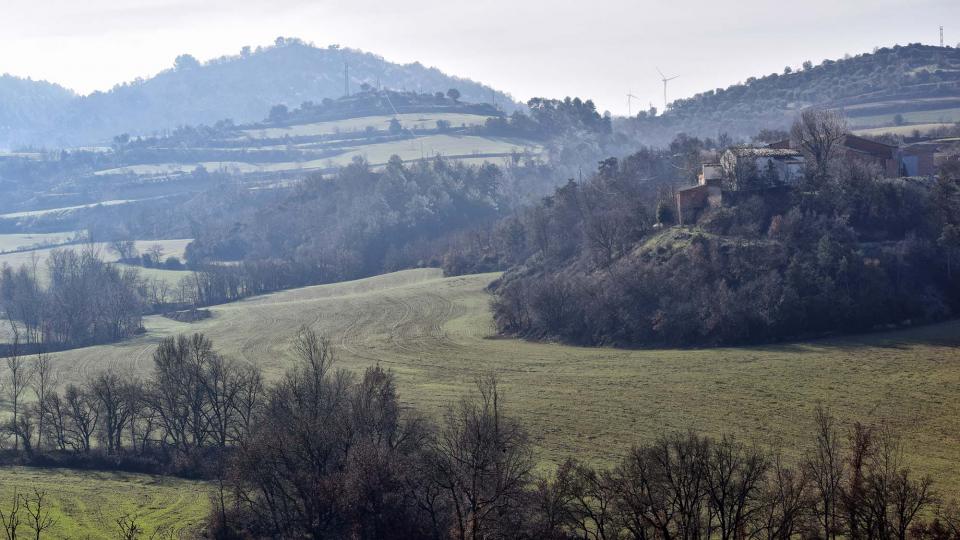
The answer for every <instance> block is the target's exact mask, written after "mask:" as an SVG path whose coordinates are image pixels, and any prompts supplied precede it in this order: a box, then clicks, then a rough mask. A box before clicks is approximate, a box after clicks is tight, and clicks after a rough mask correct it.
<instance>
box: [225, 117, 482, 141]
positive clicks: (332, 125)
mask: <svg viewBox="0 0 960 540" xmlns="http://www.w3.org/2000/svg"><path fill="white" fill-rule="evenodd" d="M393 118H396V119H397V120H399V121H400V125H402V126H403V127H405V128H408V129H436V127H437V120H446V121H447V122H450V125H451V126H453V127H459V126H463V125H466V126H482V125H483V124H484V122H486V121H487V118H490V117H489V116H486V115H480V114H464V113H402V114H397V115H380V116H361V117H358V118H347V119H344V120H331V121H328V122H316V123H313V124H298V125H294V126H288V127H271V128H260V129H247V130H244V131H243V133H244V134H245V135H246V136H247V137H249V138H251V139H282V138H283V137H287V136H289V137H305V136H306V137H313V136H318V135H333V134H336V133H352V132H358V131H363V130H365V129H366V128H367V127H368V126H369V127H372V128H374V129H377V130H381V131H383V130H386V129H387V128H389V127H390V120H391V119H393Z"/></svg>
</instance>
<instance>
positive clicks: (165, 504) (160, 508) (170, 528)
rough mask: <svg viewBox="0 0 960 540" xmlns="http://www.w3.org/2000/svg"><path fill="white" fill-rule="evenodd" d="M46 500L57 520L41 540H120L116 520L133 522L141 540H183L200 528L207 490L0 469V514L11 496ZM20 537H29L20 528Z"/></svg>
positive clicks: (144, 478) (107, 476)
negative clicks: (36, 492)
mask: <svg viewBox="0 0 960 540" xmlns="http://www.w3.org/2000/svg"><path fill="white" fill-rule="evenodd" d="M34 490H39V491H40V492H42V493H44V494H45V504H47V502H48V503H49V504H50V508H51V510H52V512H51V515H52V516H53V518H54V519H55V520H56V523H55V524H54V526H53V527H52V528H51V529H50V530H49V531H48V532H46V533H44V538H84V539H91V540H99V539H104V540H106V539H113V538H120V536H119V534H118V533H119V529H118V527H117V523H116V522H117V519H119V518H121V517H128V518H133V519H135V520H136V522H137V524H138V525H139V526H141V527H142V528H143V534H142V537H143V538H157V539H161V538H182V537H184V536H185V535H184V534H181V533H193V532H195V531H196V530H198V529H199V528H200V527H202V525H203V522H204V520H205V518H206V514H207V511H208V509H209V505H210V503H209V499H208V492H209V489H208V487H207V485H206V484H204V483H202V482H195V481H190V480H182V479H179V478H168V477H161V476H151V475H145V474H127V473H110V472H93V471H70V470H60V469H34V468H28V467H4V468H0V509H2V510H3V511H4V512H6V511H7V509H8V508H9V507H10V505H11V500H12V499H13V497H14V494H16V493H19V494H21V495H27V496H32V495H33V492H34ZM21 530H23V532H24V533H27V534H30V533H32V532H33V531H31V530H30V529H29V528H28V527H27V526H26V524H25V523H24V524H23V525H21Z"/></svg>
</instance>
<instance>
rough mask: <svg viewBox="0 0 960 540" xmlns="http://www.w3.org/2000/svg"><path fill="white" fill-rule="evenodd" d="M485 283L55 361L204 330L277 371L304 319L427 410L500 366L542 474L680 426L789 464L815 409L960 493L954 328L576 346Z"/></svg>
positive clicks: (301, 303)
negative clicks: (679, 346)
mask: <svg viewBox="0 0 960 540" xmlns="http://www.w3.org/2000/svg"><path fill="white" fill-rule="evenodd" d="M495 278H496V274H485V275H475V276H464V277H453V278H443V277H442V276H441V274H440V272H439V270H431V269H425V270H410V271H405V272H398V273H394V274H388V275H384V276H379V277H375V278H371V279H366V280H361V281H356V282H349V283H342V284H334V285H325V286H317V287H308V288H303V289H297V290H291V291H285V292H280V293H276V294H272V295H267V296H262V297H257V298H251V299H248V300H245V301H241V302H236V303H232V304H227V305H223V306H218V307H214V308H213V309H212V311H213V314H214V316H213V318H211V319H208V320H204V321H201V322H198V323H193V324H189V323H178V322H174V321H171V320H168V319H165V318H161V317H150V318H148V319H147V320H146V321H145V324H146V327H147V330H148V331H147V333H146V334H145V335H143V336H139V337H137V338H135V339H133V340H130V341H127V342H124V343H120V344H114V345H104V346H98V347H91V348H86V349H79V350H74V351H67V352H63V353H58V354H57V355H56V359H57V363H58V366H59V367H60V368H61V370H62V375H63V378H64V380H67V381H69V380H81V379H83V378H85V377H87V376H88V375H90V374H91V373H95V372H96V371H98V370H100V369H104V368H108V367H115V368H121V369H132V370H134V371H136V372H139V373H142V374H144V375H146V374H149V373H150V370H151V354H152V352H153V348H154V345H155V344H156V342H157V340H159V339H160V338H161V337H163V336H168V335H172V334H175V333H177V332H196V331H199V332H204V333H206V334H207V335H209V336H210V337H211V338H212V339H213V340H214V343H215V345H216V346H217V347H218V348H219V349H220V350H222V351H223V352H224V353H226V354H228V355H230V356H233V357H236V358H242V359H246V360H249V361H251V362H255V363H257V364H259V365H261V366H262V367H263V368H264V369H265V370H266V372H267V374H268V375H269V376H271V377H275V376H276V375H278V374H279V373H281V372H282V371H283V370H284V369H285V368H286V367H287V366H289V364H290V350H289V343H290V340H291V338H292V336H293V335H294V333H295V332H296V330H297V327H298V326H300V325H301V324H307V325H310V326H312V327H313V328H315V329H317V330H318V331H319V332H321V333H322V334H324V335H326V336H329V337H330V338H331V339H332V340H333V342H334V343H335V344H336V346H337V348H338V350H339V355H340V362H341V365H342V366H345V367H348V368H350V369H352V370H362V369H364V368H366V367H368V366H371V365H374V364H376V363H380V364H381V365H383V366H385V367H388V368H390V369H392V370H393V371H394V372H395V373H396V374H397V376H398V379H399V388H400V391H401V399H402V400H403V401H404V402H406V403H408V404H410V405H414V406H416V407H418V408H419V409H421V410H423V411H425V412H426V413H428V414H431V415H436V414H438V413H439V412H440V411H441V410H442V409H443V408H444V407H445V406H446V405H447V404H449V403H451V402H453V401H454V400H456V399H457V398H458V396H460V395H461V394H462V393H463V392H465V391H466V390H468V389H469V388H470V387H471V384H472V381H473V378H474V377H475V376H476V375H477V374H479V373H481V372H483V371H485V370H496V371H498V372H500V374H501V376H502V379H503V382H504V388H505V391H506V393H505V394H506V396H507V400H508V407H509V408H510V409H512V410H513V412H514V413H516V414H517V415H519V416H520V417H521V418H522V420H523V421H524V423H525V424H526V425H527V426H528V428H529V430H530V432H531V435H532V439H533V441H534V442H535V444H536V447H537V450H538V452H539V456H540V457H541V458H542V465H543V466H547V467H549V466H550V465H551V464H553V463H557V462H558V461H559V460H562V459H564V458H566V457H568V456H577V457H581V458H585V459H590V460H593V461H594V462H597V463H610V462H611V461H613V460H615V459H617V457H618V456H620V455H621V454H622V453H623V452H625V451H626V450H627V449H628V448H629V447H630V446H631V445H632V444H634V443H636V442H639V441H643V440H649V439H650V438H652V437H655V436H657V435H658V434H660V433H663V432H664V431H669V430H678V429H686V428H688V427H689V428H695V429H698V430H702V431H703V432H706V433H710V434H714V435H718V434H720V433H721V432H727V433H734V434H736V435H738V436H740V437H741V438H743V439H746V440H750V441H757V442H759V443H761V444H764V445H770V446H780V447H782V448H783V450H784V452H785V453H786V455H787V456H788V457H797V456H798V455H799V454H800V452H801V451H802V450H803V446H802V444H803V443H804V442H805V441H809V440H810V439H811V435H810V429H811V428H812V411H813V408H814V406H815V404H816V403H818V402H822V403H824V404H826V405H828V406H829V407H830V408H831V409H832V410H833V411H834V412H835V414H837V415H838V416H839V417H841V418H842V419H844V420H846V421H850V420H853V419H861V420H871V419H872V420H881V419H883V420H885V421H887V422H889V424H890V425H891V426H893V427H894V428H896V429H898V430H900V431H902V432H903V433H904V434H905V435H906V437H907V443H908V444H907V447H908V449H909V453H910V455H909V458H910V460H911V461H912V463H913V464H914V465H915V467H916V468H917V469H918V470H921V471H923V472H928V473H930V474H932V475H933V476H934V477H935V478H936V480H937V482H938V485H939V487H940V489H941V491H942V492H943V493H945V494H947V495H949V496H955V495H960V470H958V469H957V463H958V462H960V400H958V399H957V395H958V391H960V348H958V345H960V322H950V323H945V324H940V325H935V326H928V327H923V328H916V329H911V330H903V331H895V332H889V333H884V334H872V335H864V336H854V337H844V338H835V339H828V340H821V341H814V342H808V343H798V344H784V345H771V346H762V347H744V348H725V349H707V350H636V351H630V350H616V349H606V348H590V349H588V348H575V347H567V346H561V345H556V344H542V343H530V342H524V341H518V340H513V339H502V338H497V337H496V336H495V334H494V330H493V325H492V321H491V314H490V310H489V302H490V297H489V294H488V293H486V292H485V291H484V288H485V287H486V286H487V285H488V284H489V283H490V282H491V281H492V280H493V279H495Z"/></svg>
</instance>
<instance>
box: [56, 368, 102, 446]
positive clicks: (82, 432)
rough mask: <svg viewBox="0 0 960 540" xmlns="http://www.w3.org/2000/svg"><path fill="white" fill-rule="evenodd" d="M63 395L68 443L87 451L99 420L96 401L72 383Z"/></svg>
mask: <svg viewBox="0 0 960 540" xmlns="http://www.w3.org/2000/svg"><path fill="white" fill-rule="evenodd" d="M64 395H65V400H66V404H67V407H66V408H67V418H68V420H69V428H67V433H69V444H70V446H71V447H73V449H74V450H76V451H78V452H84V453H86V452H89V451H90V448H91V446H90V442H91V439H92V438H93V434H94V433H95V432H96V429H97V422H98V420H99V413H98V411H97V406H96V402H95V400H94V398H93V397H92V396H91V395H90V394H89V393H88V392H86V391H85V390H83V389H81V388H80V387H78V386H76V385H74V384H70V385H68V386H67V389H66V392H65V394H64Z"/></svg>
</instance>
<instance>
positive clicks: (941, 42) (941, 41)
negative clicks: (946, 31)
mask: <svg viewBox="0 0 960 540" xmlns="http://www.w3.org/2000/svg"><path fill="white" fill-rule="evenodd" d="M940 47H943V26H941V27H940Z"/></svg>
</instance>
